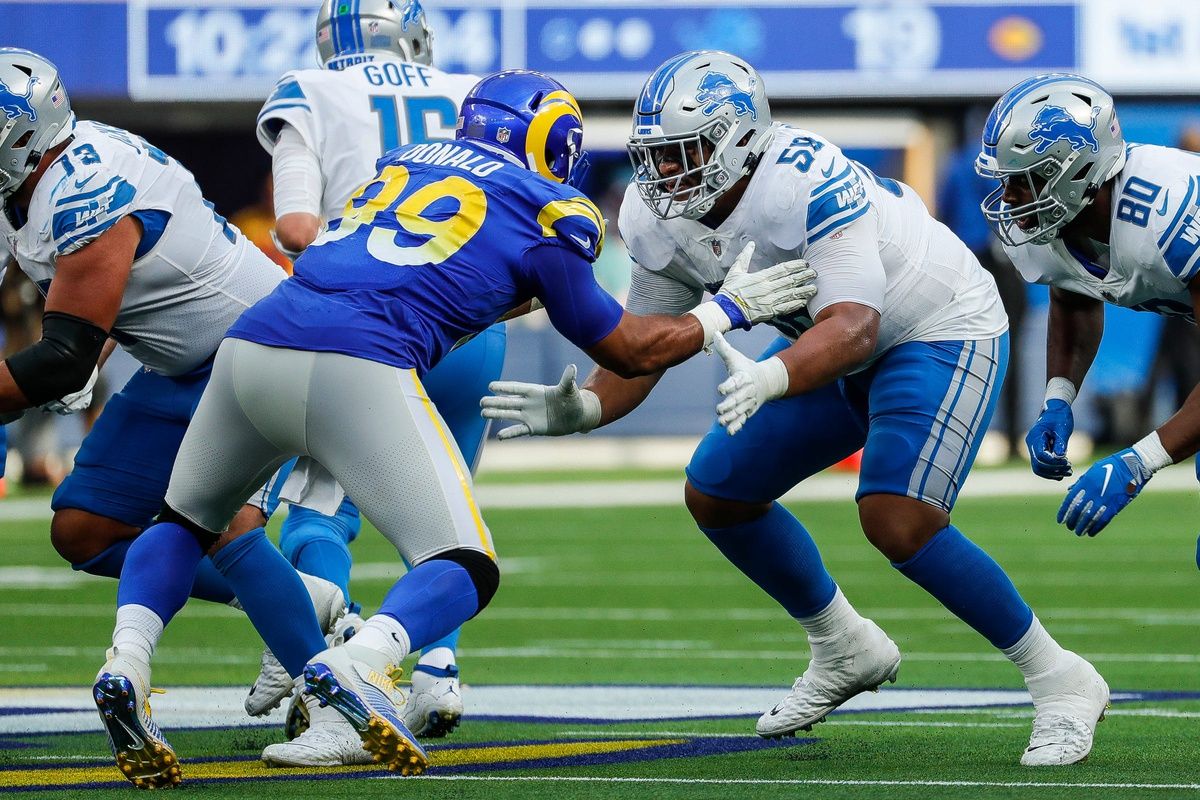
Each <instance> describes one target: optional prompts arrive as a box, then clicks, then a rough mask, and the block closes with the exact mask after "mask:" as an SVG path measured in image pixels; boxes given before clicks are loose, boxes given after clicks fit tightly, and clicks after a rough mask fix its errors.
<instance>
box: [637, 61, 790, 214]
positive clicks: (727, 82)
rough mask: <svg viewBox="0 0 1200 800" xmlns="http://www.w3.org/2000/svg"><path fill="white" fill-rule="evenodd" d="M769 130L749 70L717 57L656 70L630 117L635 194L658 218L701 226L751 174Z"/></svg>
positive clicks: (758, 85)
mask: <svg viewBox="0 0 1200 800" xmlns="http://www.w3.org/2000/svg"><path fill="white" fill-rule="evenodd" d="M770 128H771V108H770V106H769V105H768V104H767V93H766V90H765V89H764V88H763V82H762V78H761V77H759V74H758V73H757V72H755V70H754V67H751V66H750V65H749V64H747V63H746V62H745V61H743V60H742V59H740V58H738V57H737V56H734V55H730V54H729V53H722V52H720V51H717V50H698V51H693V52H689V53H681V54H680V55H677V56H675V57H674V58H672V59H670V60H668V61H667V62H666V63H665V64H663V65H662V66H661V67H659V68H658V69H656V70H655V71H654V74H653V75H651V76H650V79H649V80H647V81H646V85H645V86H644V87H643V88H642V93H641V95H640V96H639V97H638V100H637V105H636V106H635V108H634V111H633V133H632V135H631V136H630V137H629V156H630V158H631V159H632V160H633V170H634V175H633V180H634V183H635V184H636V186H637V190H638V193H639V194H640V195H641V196H642V199H643V200H644V201H645V202H646V205H648V206H649V207H650V210H651V211H653V212H654V214H655V215H656V216H658V217H660V218H661V219H671V218H672V217H685V218H687V219H699V218H700V217H702V216H704V215H705V214H707V213H708V212H709V210H711V209H712V207H713V204H714V203H715V202H716V201H717V198H718V197H720V196H721V195H722V194H723V193H724V192H726V191H727V190H728V189H729V188H730V187H731V186H733V185H734V184H735V183H737V181H738V180H739V179H740V178H741V177H742V176H743V175H746V174H747V173H749V172H750V171H751V169H753V167H754V164H755V162H756V161H757V157H758V156H759V155H760V154H761V153H762V150H763V148H765V147H766V145H767V142H768V141H769V139H770ZM667 164H671V165H672V166H671V167H670V168H669V169H668V170H667V171H665V172H664V170H663V169H662V168H663V167H664V166H666V165H667Z"/></svg>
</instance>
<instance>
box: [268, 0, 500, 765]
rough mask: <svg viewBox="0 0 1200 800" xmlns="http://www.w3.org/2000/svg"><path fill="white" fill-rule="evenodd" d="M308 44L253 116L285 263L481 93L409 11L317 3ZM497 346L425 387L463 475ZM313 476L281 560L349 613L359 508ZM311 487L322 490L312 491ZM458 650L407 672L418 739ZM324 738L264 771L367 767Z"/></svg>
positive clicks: (468, 350)
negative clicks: (268, 167) (404, 151)
mask: <svg viewBox="0 0 1200 800" xmlns="http://www.w3.org/2000/svg"><path fill="white" fill-rule="evenodd" d="M316 39H317V52H318V54H319V55H320V58H321V62H322V68H321V69H305V70H295V71H292V72H288V73H287V74H285V75H284V76H283V77H282V78H280V80H279V83H278V84H277V85H276V87H275V90H274V91H273V92H272V93H271V96H270V97H269V98H268V99H267V101H266V103H265V104H264V105H263V108H262V111H261V112H260V113H259V115H258V126H257V131H258V140H259V142H261V143H262V145H263V147H264V148H266V149H267V151H268V152H270V153H271V155H272V175H273V177H274V193H275V216H276V227H275V230H276V237H277V240H278V242H279V244H280V245H281V246H282V247H283V249H284V250H285V251H286V252H288V253H289V255H291V256H292V258H295V257H296V256H298V255H299V253H301V252H302V251H303V250H304V249H305V248H306V247H308V245H310V244H311V243H312V242H313V240H314V239H316V238H317V235H318V234H319V233H320V231H321V228H322V227H323V224H324V222H326V221H329V220H333V219H336V218H337V217H339V216H341V213H342V209H343V208H344V207H345V205H346V202H347V201H348V200H349V199H350V196H351V195H352V194H353V193H354V191H355V189H357V188H358V187H359V186H361V185H362V184H363V183H364V182H366V181H368V180H370V178H371V177H372V176H373V175H374V174H375V162H376V161H377V160H378V159H379V157H380V156H382V155H383V154H384V153H385V152H387V151H389V150H393V149H395V148H396V147H399V146H401V145H407V144H419V143H421V142H428V141H433V140H439V139H451V138H453V137H454V128H455V124H456V122H457V119H458V108H459V105H460V104H461V102H462V99H463V97H465V96H466V94H467V92H468V91H470V89H471V87H473V86H474V85H475V83H476V82H477V81H478V78H476V77H475V76H473V75H455V74H450V73H446V72H443V71H441V70H439V69H437V68H436V67H433V66H432V60H433V33H432V31H431V30H430V29H429V27H428V24H427V22H426V19H425V13H424V11H423V10H422V8H421V5H420V3H419V2H418V1H417V0H405V1H404V2H394V0H359V2H355V3H345V2H340V0H326V2H324V3H322V5H321V9H320V11H319V12H318V14H317V26H316ZM505 339H506V336H505V329H504V325H503V324H500V325H496V326H493V327H492V328H489V329H488V330H487V331H485V332H484V333H482V334H480V335H479V336H477V337H475V338H474V339H472V340H471V341H470V342H468V343H467V344H465V345H464V346H462V347H459V348H457V349H456V350H455V351H454V352H452V353H450V354H449V355H447V356H446V358H445V359H443V360H442V362H441V363H439V364H438V365H437V367H436V368H435V369H433V370H431V371H430V373H429V374H428V375H426V376H425V379H424V381H423V382H424V384H425V388H426V390H427V391H428V392H429V396H430V399H432V400H433V402H434V403H436V404H437V407H438V410H439V411H440V412H441V414H442V417H443V418H444V419H445V421H446V425H447V427H448V428H449V430H450V434H451V435H452V436H453V437H454V440H455V442H456V443H457V444H458V447H459V449H460V450H461V451H462V453H463V458H464V459H465V460H466V463H467V465H468V466H469V467H471V469H472V471H473V470H474V467H475V465H476V464H477V463H478V460H479V455H480V453H481V452H482V450H483V442H484V439H485V437H486V434H487V425H486V421H485V420H483V419H482V418H481V417H480V416H479V413H478V401H479V398H480V397H482V396H483V395H484V394H485V393H486V391H487V385H488V383H489V382H490V381H492V380H495V379H496V378H499V377H500V372H501V370H502V369H503V367H504V350H505ZM322 472H323V471H322V470H320V469H319V468H318V467H316V466H315V465H313V464H312V462H310V461H307V460H302V461H301V462H300V464H299V465H298V467H297V469H296V470H295V471H294V472H293V473H292V474H291V476H290V477H289V479H288V482H287V483H285V484H284V485H283V487H282V494H283V497H284V499H287V500H292V499H295V497H296V496H297V494H299V493H300V492H301V491H303V490H307V495H308V497H307V499H306V501H305V505H293V506H292V510H291V513H290V514H289V515H288V516H287V518H286V519H285V521H284V523H283V527H282V530H281V532H280V547H281V548H282V550H283V553H284V555H286V556H287V557H288V560H290V561H291V562H292V564H293V565H295V567H296V569H298V570H300V571H301V572H304V573H308V574H310V575H317V576H319V577H322V578H325V579H327V580H330V581H333V582H334V583H336V584H338V585H339V586H340V587H341V588H342V591H343V592H344V593H345V595H346V599H347V601H349V599H350V597H349V579H350V564H351V558H350V548H349V543H350V542H351V541H353V539H354V538H355V537H356V536H357V535H358V531H359V527H360V521H359V514H358V509H356V508H355V506H354V504H353V503H352V502H351V501H350V500H348V499H342V498H343V496H344V493H343V492H341V491H340V489H338V488H337V487H336V485H335V484H332V480H331V479H329V478H328V476H327V475H323V474H322ZM321 483H325V484H331V485H328V486H325V487H322V488H321V489H317V488H316V487H317V485H318V484H321ZM315 500H319V501H320V502H322V503H324V505H325V507H324V508H319V507H317V503H316V502H314V501H315ZM339 501H340V505H339ZM322 512H325V513H322ZM361 622H362V620H361V619H359V618H358V616H357V615H356V614H353V613H349V614H347V615H346V616H345V617H344V618H343V619H342V620H341V621H340V622H339V623H338V626H339V632H340V631H341V630H344V629H347V628H354V627H357V625H358V624H361ZM457 642H458V631H454V632H452V633H451V634H449V635H448V636H447V637H445V638H444V639H442V640H440V641H437V642H433V643H431V644H430V645H429V647H427V648H426V649H425V651H424V652H423V653H422V655H421V657H420V659H419V660H418V661H417V664H416V666H415V668H414V670H413V673H412V692H411V694H410V695H409V699H408V702H407V703H406V704H405V722H406V723H407V724H408V727H409V728H410V729H411V730H412V731H413V732H414V733H416V734H417V735H419V736H444V735H445V734H447V733H449V732H450V731H451V730H453V729H454V728H455V727H456V726H457V725H458V723H459V720H460V719H461V715H462V711H463V706H462V695H461V693H460V690H459V673H458V665H457V664H456V658H455V650H456V648H457ZM269 663H273V664H274V663H276V662H273V660H271V662H269ZM263 680H264V681H275V682H279V681H281V682H284V685H285V686H287V687H290V685H291V678H290V677H289V676H288V675H287V673H286V672H285V671H284V670H283V669H282V667H277V671H275V672H272V673H271V674H270V675H268V674H267V673H266V672H265V671H264V678H263ZM255 689H256V691H255V692H252V693H251V694H250V696H249V697H247V700H246V704H247V711H249V712H250V713H251V714H262V713H266V712H267V711H269V710H270V706H271V705H273V704H274V698H275V697H278V696H279V692H278V691H271V687H270V686H258V685H256V687H255ZM260 689H264V691H260ZM264 698H265V699H266V701H270V702H265V701H264ZM310 714H317V715H321V714H325V715H326V716H330V715H332V716H331V722H336V721H339V720H340V719H341V718H340V717H339V716H338V715H337V714H336V713H334V712H333V711H332V710H328V711H325V710H322V709H319V708H315V703H314V702H308V703H307V704H303V703H301V700H300V698H298V697H297V698H294V699H293V701H292V707H291V708H290V709H289V711H288V725H287V728H288V732H289V734H294V733H295V732H297V731H299V730H303V727H304V726H307V717H308V716H309V715H310ZM329 730H331V729H329V728H321V727H319V728H315V729H313V730H312V731H311V732H310V733H308V734H306V735H303V736H301V738H300V739H298V740H296V741H294V742H291V743H286V744H278V745H272V746H270V747H268V748H267V749H266V751H264V753H263V758H264V759H266V760H267V762H268V763H271V764H279V765H297V766H302V765H318V764H329V763H333V764H337V763H346V762H348V761H353V760H359V761H361V760H362V759H363V758H367V759H368V760H369V756H368V755H367V754H366V753H365V752H364V751H363V749H362V748H361V747H360V746H359V742H358V737H357V736H356V735H355V734H354V731H353V730H351V729H349V728H348V726H342V736H341V737H340V738H338V737H336V736H331V735H330V734H329ZM332 730H337V728H336V726H335V727H334V728H332Z"/></svg>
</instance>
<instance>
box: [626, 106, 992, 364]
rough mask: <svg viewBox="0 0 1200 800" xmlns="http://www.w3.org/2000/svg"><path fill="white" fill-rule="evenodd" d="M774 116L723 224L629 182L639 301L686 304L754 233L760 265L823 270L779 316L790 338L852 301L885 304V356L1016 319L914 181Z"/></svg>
mask: <svg viewBox="0 0 1200 800" xmlns="http://www.w3.org/2000/svg"><path fill="white" fill-rule="evenodd" d="M773 127H774V128H775V131H774V136H773V139H772V141H771V143H770V144H769V145H768V147H767V149H766V150H765V152H764V153H763V156H762V160H761V161H760V162H759V166H758V168H757V169H756V170H755V172H754V174H753V176H752V177H751V179H750V183H749V186H748V187H747V188H746V193H745V195H744V196H743V198H742V199H741V200H740V202H739V203H738V204H737V207H736V208H735V209H734V211H733V212H732V213H731V214H730V215H729V217H728V218H727V219H726V220H725V221H724V222H723V223H721V224H720V225H719V226H718V227H717V228H716V229H715V230H714V229H711V228H708V227H707V226H705V225H704V224H702V223H701V222H699V221H693V220H688V219H684V218H674V219H668V220H660V219H658V218H657V217H655V216H654V215H653V214H652V213H651V211H650V210H649V208H648V207H647V206H646V204H645V203H644V202H642V200H641V199H640V198H639V196H638V193H637V191H636V189H635V187H634V186H633V185H631V186H630V187H629V189H628V190H627V191H626V193H625V199H624V202H623V203H622V205H621V216H620V227H621V235H622V237H623V238H624V240H625V243H626V245H627V246H628V247H629V251H630V254H631V255H632V256H633V259H634V261H635V262H636V263H635V264H634V268H633V284H632V287H631V288H630V293H629V301H628V303H627V304H626V306H627V308H628V310H629V311H631V312H633V313H637V314H648V313H669V314H680V313H683V312H684V311H687V310H688V309H689V308H691V307H692V306H694V305H695V304H696V302H697V301H698V300H699V298H700V296H701V295H702V294H703V292H704V291H705V290H708V291H715V290H716V289H717V288H718V287H719V286H720V285H721V282H722V281H723V280H724V278H725V275H726V273H727V272H728V270H729V266H730V265H731V264H732V262H733V259H734V257H735V256H736V255H737V254H738V252H739V251H740V250H741V248H742V246H743V245H744V244H745V243H746V242H749V241H754V242H757V243H758V249H757V250H756V252H755V254H754V261H753V263H752V267H751V269H754V268H755V267H759V266H762V265H764V264H775V263H778V262H780V261H784V260H787V259H791V258H803V259H805V260H807V261H808V262H809V263H810V264H812V266H813V269H815V270H816V272H817V278H816V286H817V294H816V296H815V297H814V298H813V299H812V300H810V301H809V303H808V308H807V311H806V312H805V313H802V314H800V315H796V316H794V317H792V318H791V319H786V320H785V319H777V320H776V321H775V322H774V323H772V324H774V325H775V327H777V328H779V329H780V330H781V331H782V332H783V333H785V334H786V335H788V336H790V337H792V338H795V337H796V336H798V335H800V333H801V332H802V331H803V330H804V329H806V328H808V327H811V325H812V319H813V318H814V317H815V316H817V314H818V313H820V311H821V310H822V309H824V308H826V307H828V306H830V305H833V304H834V303H842V302H854V303H860V304H862V305H865V306H869V307H871V308H873V309H875V310H876V311H878V312H879V313H880V315H881V322H880V328H879V340H878V347H877V348H876V352H875V354H876V355H877V356H878V355H879V354H882V353H884V352H886V351H887V350H889V349H891V348H892V347H895V346H896V345H898V344H901V343H903V342H910V341H918V340H919V341H949V340H960V339H966V340H979V339H986V338H991V337H994V336H997V335H999V334H1001V333H1003V332H1004V331H1005V330H1006V329H1007V327H1008V321H1007V317H1006V316H1005V314H1004V310H1003V308H1002V307H1001V306H1000V303H999V298H998V296H997V294H996V288H995V282H994V281H993V280H992V277H991V276H990V275H989V274H988V273H987V272H985V271H984V270H983V268H982V267H980V265H979V262H978V261H977V260H976V259H975V257H974V256H973V255H972V254H971V252H970V251H969V250H968V249H967V247H966V246H965V245H963V243H962V242H961V241H959V239H958V238H957V237H955V236H954V234H953V233H951V232H950V231H949V230H948V229H947V228H946V227H945V226H944V225H942V224H941V223H940V222H938V221H936V220H935V219H933V218H932V217H931V216H930V215H929V212H928V210H927V209H926V208H925V205H924V203H922V201H921V199H920V198H919V197H918V196H917V195H916V193H915V192H914V191H913V190H912V189H911V188H909V187H907V186H905V185H904V184H903V183H900V182H898V181H895V180H891V179H889V178H880V177H877V176H876V175H875V174H874V173H872V172H871V170H869V169H868V168H866V167H865V166H863V165H861V164H859V163H857V162H856V161H853V160H852V159H849V158H847V157H846V155H845V154H844V153H842V151H841V150H840V149H839V148H838V147H837V146H836V145H834V144H832V143H830V142H829V141H827V140H825V139H823V138H821V137H820V136H817V135H816V134H813V133H810V132H808V131H805V130H801V129H798V128H793V127H790V126H788V125H784V124H781V123H776V124H775V125H774V126H773Z"/></svg>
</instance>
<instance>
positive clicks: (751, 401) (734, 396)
mask: <svg viewBox="0 0 1200 800" xmlns="http://www.w3.org/2000/svg"><path fill="white" fill-rule="evenodd" d="M879 320H880V317H879V312H878V311H876V310H875V309H873V308H871V307H870V306H865V305H861V304H859V303H851V302H845V303H834V304H833V305H831V306H827V307H825V308H823V309H821V311H820V313H819V314H817V317H816V319H815V323H816V324H814V325H813V327H812V328H810V329H809V330H807V331H805V332H804V334H803V335H802V336H801V337H800V338H799V339H797V340H796V343H795V344H793V345H792V346H791V347H789V348H787V349H786V350H783V351H781V352H779V353H777V354H776V355H773V356H771V357H770V358H768V359H764V360H763V361H753V360H752V359H750V358H748V357H747V356H745V355H743V354H742V353H740V352H739V351H738V350H737V349H736V348H734V347H733V346H732V345H730V344H729V343H728V342H726V341H725V339H724V337H718V338H717V342H716V350H717V354H718V355H719V356H720V357H721V360H722V361H724V362H725V368H726V369H727V370H729V379H728V380H726V381H725V382H723V383H722V384H721V385H720V386H718V387H717V390H718V391H719V392H720V393H721V394H722V395H724V398H725V399H723V400H722V401H721V402H720V403H718V404H717V419H718V421H719V422H720V423H721V424H722V425H724V426H725V430H726V431H728V432H729V435H730V436H732V435H733V434H735V433H737V432H738V431H739V430H741V429H742V426H744V425H745V424H746V420H748V419H750V417H751V416H753V415H754V412H756V411H758V409H759V408H760V407H762V406H763V405H764V404H766V403H769V402H770V401H772V400H775V399H777V398H780V397H786V396H790V395H795V394H803V393H805V392H809V391H812V390H813V389H816V388H818V387H821V386H824V385H825V384H827V383H830V382H831V381H834V380H836V379H838V378H840V377H841V376H843V375H846V374H848V373H850V372H852V371H854V370H855V369H857V368H858V367H860V366H862V365H863V364H864V363H866V361H867V360H868V359H869V358H870V357H871V356H872V355H873V354H874V352H875V346H876V342H877V341H878V338H879Z"/></svg>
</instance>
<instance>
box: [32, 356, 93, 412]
mask: <svg viewBox="0 0 1200 800" xmlns="http://www.w3.org/2000/svg"><path fill="white" fill-rule="evenodd" d="M99 377H100V371H99V370H98V369H96V368H93V369H92V377H90V378H88V382H87V383H86V384H84V386H83V388H82V389H80V390H79V391H78V392H72V393H71V394H68V395H66V396H64V397H60V398H59V399H57V400H51V401H50V402H49V403H43V404H42V406H41V408H42V410H43V411H53V412H54V413H55V414H61V415H62V416H64V417H65V416H68V415H70V414H78V413H79V412H80V411H83V410H84V409H86V408H87V407H88V406H90V405H91V404H92V390H93V389H95V388H96V379H97V378H99Z"/></svg>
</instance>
